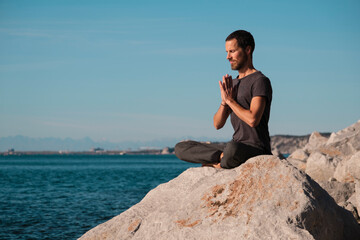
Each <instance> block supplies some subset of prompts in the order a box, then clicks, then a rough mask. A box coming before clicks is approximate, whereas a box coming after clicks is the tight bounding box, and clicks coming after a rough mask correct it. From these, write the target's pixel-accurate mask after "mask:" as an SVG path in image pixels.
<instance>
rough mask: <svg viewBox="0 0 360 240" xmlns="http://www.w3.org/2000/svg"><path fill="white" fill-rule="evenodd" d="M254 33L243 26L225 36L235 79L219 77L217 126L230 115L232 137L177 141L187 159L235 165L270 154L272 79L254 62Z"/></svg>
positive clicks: (219, 165) (177, 151)
mask: <svg viewBox="0 0 360 240" xmlns="http://www.w3.org/2000/svg"><path fill="white" fill-rule="evenodd" d="M254 48H255V41H254V38H253V36H252V35H251V34H250V33H249V32H247V31H244V30H238V31H235V32H233V33H231V34H230V35H229V36H228V37H227V38H226V40H225V49H226V52H227V57H226V58H227V59H228V60H229V62H230V65H231V69H232V70H237V71H238V72H239V75H238V77H237V78H236V79H232V77H231V76H229V75H228V74H226V75H225V76H223V78H222V81H219V87H220V94H221V104H220V107H219V109H218V110H217V112H216V113H215V115H214V126H215V128H216V129H221V128H222V127H223V126H224V125H225V123H226V120H227V119H228V117H229V116H231V124H232V126H233V128H234V134H233V139H232V140H231V141H230V142H229V143H227V144H226V145H220V144H206V143H200V142H195V141H185V142H180V143H178V144H176V146H175V154H176V156H177V157H178V158H179V159H181V160H184V161H188V162H193V163H202V164H203V166H211V167H215V168H234V167H237V166H239V165H240V164H242V163H244V162H245V161H246V160H247V159H249V158H251V157H254V156H257V155H263V154H271V148H270V136H269V130H268V122H269V117H270V106H271V100H272V88H271V83H270V80H269V79H268V78H267V77H266V76H265V75H263V74H262V73H261V72H260V71H258V70H256V69H255V68H254V66H253V51H254Z"/></svg>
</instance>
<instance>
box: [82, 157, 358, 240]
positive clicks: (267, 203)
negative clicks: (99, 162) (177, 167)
mask: <svg viewBox="0 0 360 240" xmlns="http://www.w3.org/2000/svg"><path fill="white" fill-rule="evenodd" d="M80 239H82V240H84V239H160V240H161V239H166V240H168V239H324V240H325V239H326V240H331V239H360V227H359V225H358V224H357V223H356V221H355V219H354V217H353V216H352V215H351V213H350V212H349V211H347V210H345V209H344V208H341V207H339V206H338V205H337V204H336V203H335V201H334V199H333V198H331V197H330V195H329V194H328V193H327V192H326V191H325V190H324V189H323V188H321V187H320V186H319V185H318V184H317V183H316V182H315V181H314V180H312V179H311V178H310V177H309V176H307V175H306V174H305V173H304V172H302V171H299V170H298V169H297V168H296V167H294V166H293V165H292V164H290V163H289V162H288V161H287V160H281V159H279V158H277V157H275V156H269V155H267V156H265V155H263V156H258V157H255V158H252V159H249V160H248V161H247V162H246V163H244V164H243V165H241V166H239V167H237V168H234V169H231V170H225V169H214V168H208V167H203V168H201V167H199V168H190V169H188V170H186V171H185V172H183V173H182V174H181V175H180V176H178V177H177V178H175V179H173V180H171V181H169V182H168V183H165V184H161V185H159V186H158V187H157V188H155V189H153V190H152V191H150V192H149V193H148V194H147V195H146V196H145V198H144V199H143V200H142V201H141V202H140V203H138V204H136V205H134V206H133V207H131V208H130V209H128V210H127V211H125V212H123V213H122V214H120V215H118V216H116V217H114V218H113V219H111V220H109V221H107V222H105V223H103V224H101V225H99V226H97V227H95V228H94V229H91V230H90V231H88V232H87V233H86V234H84V235H83V236H82V237H81V238H80Z"/></svg>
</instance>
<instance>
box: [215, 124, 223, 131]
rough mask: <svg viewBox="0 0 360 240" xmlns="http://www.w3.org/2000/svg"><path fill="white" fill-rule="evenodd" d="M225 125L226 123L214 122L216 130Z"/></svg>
mask: <svg viewBox="0 0 360 240" xmlns="http://www.w3.org/2000/svg"><path fill="white" fill-rule="evenodd" d="M223 126H224V125H221V124H215V123H214V127H215V129H216V130H219V129H221V128H222V127H223Z"/></svg>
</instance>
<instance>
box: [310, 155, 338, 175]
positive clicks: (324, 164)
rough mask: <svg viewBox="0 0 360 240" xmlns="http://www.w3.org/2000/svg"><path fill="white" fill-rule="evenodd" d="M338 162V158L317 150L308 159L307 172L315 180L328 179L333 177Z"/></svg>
mask: <svg viewBox="0 0 360 240" xmlns="http://www.w3.org/2000/svg"><path fill="white" fill-rule="evenodd" d="M337 163H338V161H337V159H334V158H331V157H328V156H327V155H324V154H322V153H321V152H318V151H315V152H313V153H311V154H310V156H309V158H308V159H307V162H306V170H305V172H306V173H307V174H309V175H310V177H312V178H313V179H314V180H315V181H328V180H329V179H330V178H332V177H333V175H334V172H335V168H336V165H337Z"/></svg>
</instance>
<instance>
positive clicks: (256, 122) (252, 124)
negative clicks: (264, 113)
mask: <svg viewBox="0 0 360 240" xmlns="http://www.w3.org/2000/svg"><path fill="white" fill-rule="evenodd" d="M259 123H260V119H255V118H254V119H251V120H250V121H249V122H248V125H249V126H250V127H252V128H254V127H257V126H258V125H259Z"/></svg>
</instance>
